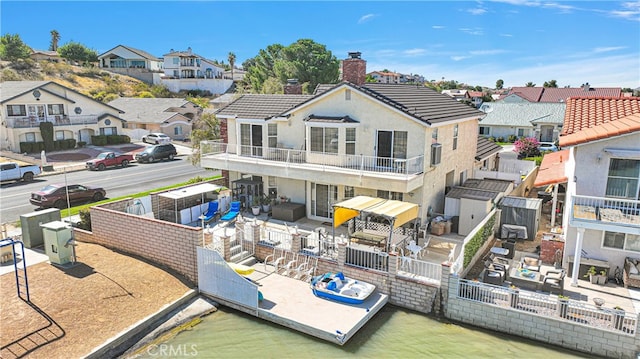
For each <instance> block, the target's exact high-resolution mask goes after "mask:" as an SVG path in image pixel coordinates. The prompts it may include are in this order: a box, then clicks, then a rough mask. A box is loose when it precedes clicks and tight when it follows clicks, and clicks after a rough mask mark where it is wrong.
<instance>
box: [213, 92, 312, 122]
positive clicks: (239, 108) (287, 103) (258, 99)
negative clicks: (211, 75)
mask: <svg viewBox="0 0 640 359" xmlns="http://www.w3.org/2000/svg"><path fill="white" fill-rule="evenodd" d="M312 97H313V96H312V95H279V94H278V95H259V94H246V95H242V96H240V97H238V98H237V99H236V100H235V101H233V102H231V103H230V104H228V105H227V106H225V107H223V108H221V109H220V110H218V111H216V115H217V116H221V117H225V116H226V117H237V118H245V119H264V120H266V119H269V118H271V117H274V116H277V115H280V114H281V113H283V112H285V111H287V110H290V109H292V108H294V107H296V106H297V105H299V104H301V103H302V102H304V101H306V100H308V99H310V98H312Z"/></svg>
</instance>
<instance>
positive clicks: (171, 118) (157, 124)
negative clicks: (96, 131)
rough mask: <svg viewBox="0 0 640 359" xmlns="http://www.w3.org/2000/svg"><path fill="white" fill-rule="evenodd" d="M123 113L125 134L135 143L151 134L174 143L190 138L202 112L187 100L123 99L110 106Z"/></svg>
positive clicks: (111, 103)
mask: <svg viewBox="0 0 640 359" xmlns="http://www.w3.org/2000/svg"><path fill="white" fill-rule="evenodd" d="M109 105H110V106H113V107H116V108H119V109H121V110H122V111H124V113H123V114H122V118H124V119H125V120H126V121H127V122H126V126H125V129H124V132H125V134H126V135H127V136H129V137H131V138H132V139H135V140H140V139H142V137H143V136H145V135H147V134H149V133H151V132H156V133H164V134H165V135H167V136H169V137H171V138H172V139H174V140H184V139H188V138H190V137H191V130H192V123H193V121H194V120H197V119H198V118H200V115H201V114H202V108H200V106H198V105H196V104H194V103H193V102H190V101H187V100H186V99H184V98H133V97H122V98H118V99H115V100H113V101H111V102H109Z"/></svg>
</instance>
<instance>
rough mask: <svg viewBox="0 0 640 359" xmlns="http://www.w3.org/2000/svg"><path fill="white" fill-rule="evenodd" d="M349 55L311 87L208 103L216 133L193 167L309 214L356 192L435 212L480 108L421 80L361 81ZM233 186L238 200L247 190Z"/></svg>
mask: <svg viewBox="0 0 640 359" xmlns="http://www.w3.org/2000/svg"><path fill="white" fill-rule="evenodd" d="M349 55H350V56H351V57H350V58H348V59H346V60H343V61H342V64H341V69H342V71H341V73H342V80H343V82H341V83H339V84H333V85H319V86H318V87H317V89H316V93H315V94H314V95H253V94H251V95H243V96H241V97H239V98H238V99H237V100H235V101H233V102H232V103H230V104H229V105H227V106H225V107H223V108H222V109H220V110H219V111H217V117H218V119H220V122H221V132H222V134H223V135H222V136H223V140H222V143H220V144H218V146H217V147H216V146H215V144H211V145H210V146H209V145H207V148H208V149H209V150H205V151H203V154H202V157H201V166H203V167H205V168H215V169H221V170H223V171H224V173H223V175H225V176H227V177H228V178H229V181H230V187H231V188H232V189H234V190H235V189H236V188H235V186H234V182H235V181H237V180H240V179H242V180H243V181H251V183H258V184H259V186H258V187H256V188H258V189H262V191H263V192H264V193H267V194H269V195H271V196H273V197H274V198H280V197H286V198H288V199H290V200H291V202H294V203H295V202H297V203H301V204H303V206H304V208H305V212H306V213H305V214H306V216H307V217H308V218H311V219H316V220H323V221H328V220H330V219H331V218H332V205H333V204H334V203H337V202H340V201H342V200H345V199H348V198H351V197H354V196H357V195H365V196H373V197H380V198H389V199H395V200H403V201H407V202H412V203H416V204H419V205H420V206H421V218H422V220H423V223H426V222H424V221H425V220H426V219H427V216H428V213H431V212H432V211H434V212H438V213H442V211H443V208H444V192H445V187H452V186H455V185H459V184H461V183H463V182H464V181H465V180H466V179H467V178H468V177H470V176H471V174H472V171H473V168H474V164H475V158H474V157H475V155H476V154H477V146H476V141H475V139H476V138H477V131H478V128H477V126H478V125H477V123H478V117H480V115H482V113H481V112H479V111H478V110H476V109H474V108H472V107H470V106H467V105H464V104H460V103H458V102H456V101H454V100H452V99H451V98H449V97H447V96H444V95H442V94H439V93H437V92H435V91H433V90H431V89H429V88H426V87H424V86H415V85H400V84H378V83H364V78H365V74H366V71H365V70H366V64H365V61H364V60H362V59H360V54H359V53H350V54H349ZM469 139H473V140H472V141H469ZM234 195H235V196H237V199H239V200H244V201H245V203H246V202H247V201H248V202H251V198H250V197H251V196H253V195H255V193H253V194H251V193H246V192H245V193H239V192H238V191H235V192H234ZM258 195H260V194H259V193H258Z"/></svg>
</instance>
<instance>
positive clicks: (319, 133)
mask: <svg viewBox="0 0 640 359" xmlns="http://www.w3.org/2000/svg"><path fill="white" fill-rule="evenodd" d="M310 132H311V151H312V152H323V153H338V129H337V128H324V127H311V131H310Z"/></svg>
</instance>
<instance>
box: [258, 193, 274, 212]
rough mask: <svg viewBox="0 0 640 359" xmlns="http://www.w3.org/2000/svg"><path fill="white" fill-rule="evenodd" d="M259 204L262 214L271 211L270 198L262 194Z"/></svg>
mask: <svg viewBox="0 0 640 359" xmlns="http://www.w3.org/2000/svg"><path fill="white" fill-rule="evenodd" d="M260 203H261V204H262V212H265V213H269V211H271V198H269V196H267V195H266V194H262V199H261V201H260Z"/></svg>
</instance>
